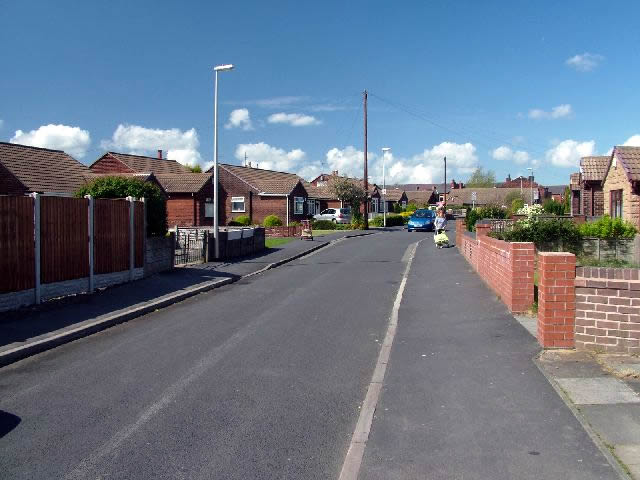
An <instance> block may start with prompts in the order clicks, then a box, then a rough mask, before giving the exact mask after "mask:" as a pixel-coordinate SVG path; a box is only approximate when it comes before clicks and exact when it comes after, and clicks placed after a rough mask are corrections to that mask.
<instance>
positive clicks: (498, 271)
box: [456, 220, 535, 312]
mask: <svg viewBox="0 0 640 480" xmlns="http://www.w3.org/2000/svg"><path fill="white" fill-rule="evenodd" d="M461 226H463V225H462V220H457V221H456V227H457V228H458V230H457V231H456V244H457V245H458V248H459V249H460V251H461V253H462V254H463V255H464V257H465V258H466V259H467V261H468V262H469V263H470V264H471V266H473V268H474V269H475V270H476V271H477V272H478V274H479V275H480V277H481V278H482V280H484V282H485V283H486V284H487V285H488V286H489V288H491V289H492V290H493V291H494V292H495V293H496V294H497V295H498V296H499V297H500V299H501V300H502V301H503V302H504V303H505V305H506V306H507V307H508V308H509V310H510V311H512V312H526V311H528V310H529V309H530V308H531V306H532V305H533V265H534V255H535V249H534V245H533V243H528V242H514V243H508V242H504V241H502V240H498V239H495V238H491V237H488V236H487V233H488V230H489V229H490V227H489V226H488V225H476V238H475V239H474V238H473V237H470V236H469V235H467V234H464V233H463V230H462V228H459V227H461Z"/></svg>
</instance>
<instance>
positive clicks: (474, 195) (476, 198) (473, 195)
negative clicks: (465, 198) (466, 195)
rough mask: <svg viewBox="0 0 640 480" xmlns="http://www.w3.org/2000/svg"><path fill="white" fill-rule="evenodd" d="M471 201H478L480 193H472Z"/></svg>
mask: <svg viewBox="0 0 640 480" xmlns="http://www.w3.org/2000/svg"><path fill="white" fill-rule="evenodd" d="M471 200H473V201H474V202H475V201H476V200H478V192H471Z"/></svg>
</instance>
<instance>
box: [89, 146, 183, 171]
mask: <svg viewBox="0 0 640 480" xmlns="http://www.w3.org/2000/svg"><path fill="white" fill-rule="evenodd" d="M89 168H90V169H91V171H92V172H95V173H143V172H151V173H153V174H154V175H159V174H170V173H191V170H190V169H189V167H185V166H184V165H182V164H181V163H178V162H176V161H175V160H169V159H168V158H162V150H158V157H157V158H154V157H147V156H144V155H131V154H128V153H117V152H107V153H105V154H104V155H102V156H101V157H100V158H99V159H98V160H96V161H95V162H93V163H92V164H91V166H90V167H89Z"/></svg>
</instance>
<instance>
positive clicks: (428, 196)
mask: <svg viewBox="0 0 640 480" xmlns="http://www.w3.org/2000/svg"><path fill="white" fill-rule="evenodd" d="M405 195H406V197H407V203H413V204H414V205H417V206H418V207H426V206H428V205H435V204H436V203H438V201H439V200H440V199H439V195H438V190H437V188H436V186H435V185H432V186H431V189H430V190H427V189H422V190H412V191H409V190H406V191H405Z"/></svg>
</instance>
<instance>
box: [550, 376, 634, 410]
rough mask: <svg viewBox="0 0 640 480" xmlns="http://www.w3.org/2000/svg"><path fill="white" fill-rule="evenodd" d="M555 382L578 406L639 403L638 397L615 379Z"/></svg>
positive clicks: (567, 379) (581, 379) (560, 380)
mask: <svg viewBox="0 0 640 480" xmlns="http://www.w3.org/2000/svg"><path fill="white" fill-rule="evenodd" d="M557 381H558V383H559V384H560V386H561V387H562V388H563V389H564V390H565V391H566V392H567V394H568V395H569V398H571V400H572V401H573V403H575V404H578V405H606V404H616V403H640V396H638V395H637V394H636V393H635V392H634V391H633V390H632V389H631V388H629V386H628V385H627V384H625V383H624V382H623V381H621V380H618V379H617V378H613V377H601V378H558V379H557Z"/></svg>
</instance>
